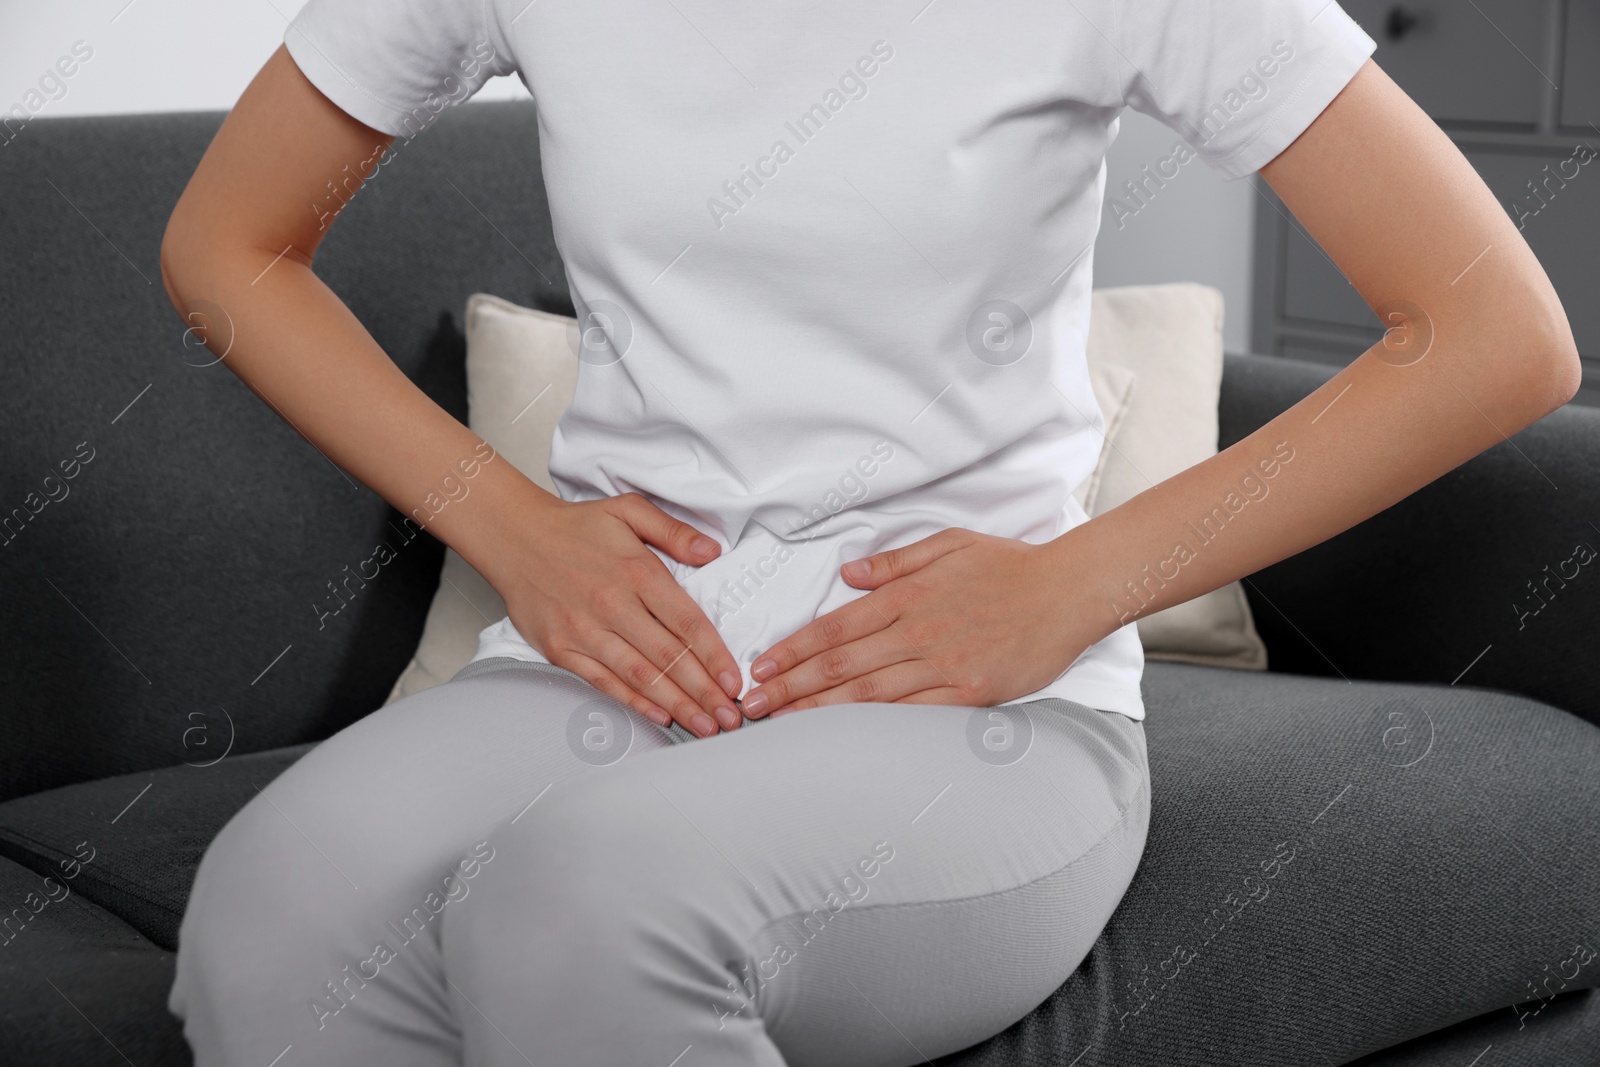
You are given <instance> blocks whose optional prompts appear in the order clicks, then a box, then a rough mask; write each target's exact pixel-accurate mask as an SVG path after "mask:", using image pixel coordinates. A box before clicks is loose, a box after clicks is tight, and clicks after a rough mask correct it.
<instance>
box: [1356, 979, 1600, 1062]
mask: <svg viewBox="0 0 1600 1067" xmlns="http://www.w3.org/2000/svg"><path fill="white" fill-rule="evenodd" d="M1534 1010H1537V1011H1538V1014H1537V1015H1536V1016H1533V1017H1531V1018H1530V1017H1528V1016H1527V1014H1526V1013H1528V1012H1531V1011H1534ZM1491 1048H1492V1049H1494V1054H1493V1056H1486V1055H1484V1053H1485V1052H1487V1051H1488V1050H1489V1049H1491ZM1596 1064H1600V992H1596V991H1595V990H1593V989H1585V990H1581V991H1579V992H1576V993H1563V994H1561V995H1560V996H1559V997H1555V998H1554V999H1552V1000H1550V1001H1548V1002H1547V1003H1546V1004H1545V1006H1544V1007H1543V1008H1542V1009H1541V1008H1539V1006H1538V1004H1536V1003H1529V1004H1527V1005H1525V1006H1523V1007H1520V1008H1502V1009H1500V1010H1499V1011H1491V1012H1489V1013H1488V1014H1486V1015H1480V1016H1478V1017H1477V1018H1476V1019H1468V1020H1467V1021H1466V1022H1464V1023H1457V1024H1456V1025H1454V1026H1451V1027H1447V1028H1445V1029H1444V1030H1441V1031H1439V1032H1438V1033H1434V1034H1429V1035H1427V1036H1426V1037H1423V1038H1418V1039H1417V1040H1415V1041H1407V1042H1405V1043H1403V1044H1400V1045H1396V1046H1394V1047H1393V1048H1386V1049H1384V1050H1383V1051H1382V1052H1374V1053H1373V1054H1372V1055H1370V1056H1363V1057H1362V1058H1361V1059H1359V1060H1356V1061H1355V1062H1353V1063H1352V1064H1350V1067H1595V1065H1596Z"/></svg>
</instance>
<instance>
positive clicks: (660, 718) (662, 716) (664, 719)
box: [644, 708, 672, 727]
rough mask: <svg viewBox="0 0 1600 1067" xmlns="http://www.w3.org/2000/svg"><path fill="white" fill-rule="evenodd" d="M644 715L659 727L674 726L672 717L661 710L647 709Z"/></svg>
mask: <svg viewBox="0 0 1600 1067" xmlns="http://www.w3.org/2000/svg"><path fill="white" fill-rule="evenodd" d="M644 713H645V715H646V716H647V717H648V718H649V719H650V721H651V722H653V723H655V724H656V725H657V726H661V727H667V726H671V725H672V716H671V715H668V714H667V713H666V712H664V711H662V710H661V709H660V708H645V709H644Z"/></svg>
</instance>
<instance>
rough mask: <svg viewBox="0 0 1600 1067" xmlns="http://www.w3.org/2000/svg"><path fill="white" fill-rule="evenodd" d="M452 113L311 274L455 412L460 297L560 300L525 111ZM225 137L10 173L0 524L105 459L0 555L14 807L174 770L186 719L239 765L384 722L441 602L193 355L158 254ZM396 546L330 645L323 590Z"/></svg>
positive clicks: (45, 135)
mask: <svg viewBox="0 0 1600 1067" xmlns="http://www.w3.org/2000/svg"><path fill="white" fill-rule="evenodd" d="M450 118H451V121H449V122H441V123H439V124H438V125H437V127H436V128H435V129H430V130H429V132H428V134H427V136H425V137H420V138H418V139H417V141H416V142H414V143H412V144H409V145H405V146H403V147H402V148H400V149H399V150H398V151H397V152H396V158H395V159H394V161H393V162H392V163H388V164H385V166H384V169H383V172H382V173H381V174H380V175H379V176H378V177H377V178H375V179H374V180H373V181H372V182H371V183H370V184H369V185H368V187H367V188H366V189H364V190H363V191H362V194H361V196H359V197H358V198H356V200H355V201H354V202H353V203H352V204H351V206H350V207H349V208H348V209H346V210H345V211H344V212H342V213H341V215H340V217H339V220H338V224H337V226H336V227H335V228H334V229H333V230H332V231H331V232H330V234H329V237H328V239H327V241H326V242H325V245H324V247H323V248H322V249H321V251H320V252H319V253H318V257H317V269H318V272H319V273H320V274H321V275H322V276H323V277H324V278H325V279H326V280H327V282H328V284H329V285H331V286H332V287H333V289H334V290H335V291H336V292H339V293H341V294H342V295H343V296H344V297H345V298H346V300H347V302H348V303H349V304H350V306H351V308H352V309H353V310H354V312H355V314H356V315H357V316H358V317H359V318H360V319H361V321H362V322H363V323H365V324H366V325H367V326H368V328H369V329H371V330H372V332H373V333H374V335H375V336H376V337H377V339H378V341H379V342H380V343H381V344H382V345H383V347H384V349H385V350H386V351H387V352H388V353H389V354H390V355H391V356H393V357H394V358H395V360H396V361H397V362H398V363H399V364H400V366H401V367H402V368H403V369H404V370H405V371H406V373H407V374H409V375H410V376H411V377H412V378H413V379H414V380H415V381H417V383H418V384H419V385H421V386H422V387H423V388H424V389H425V390H426V391H427V392H428V393H429V394H430V395H432V396H433V397H434V398H435V399H436V400H438V401H439V402H440V403H441V404H443V406H444V407H445V408H446V409H447V410H449V411H451V412H452V413H454V414H456V415H458V416H462V417H464V416H465V412H466V392H465V385H466V383H465V347H464V345H465V342H464V338H463V335H462V323H461V315H462V311H463V308H464V306H465V302H466V298H467V296H468V295H469V294H471V293H472V292H474V291H477V290H487V291H491V292H495V293H499V294H501V295H503V296H506V297H508V298H510V299H514V300H518V301H521V302H524V303H531V304H536V305H539V306H542V307H546V308H550V309H553V310H560V309H563V308H565V309H568V310H570V304H569V303H568V299H567V295H566V283H565V279H564V276H563V274H562V272H561V269H560V267H559V265H558V263H557V261H556V258H555V252H554V245H553V242H552V241H551V239H550V232H549V227H550V224H549V219H548V215H547V213H546V212H545V211H544V208H543V190H542V187H541V184H540V180H539V170H538V158H537V153H536V152H535V151H534V149H533V147H532V146H533V138H534V118H533V111H532V108H531V107H529V106H509V105H508V106H496V105H485V109H483V110H480V109H479V108H478V107H473V108H468V109H465V110H464V111H462V112H461V113H459V114H452V115H451V116H450ZM220 121H221V116H220V115H218V114H215V113H207V114H188V115H162V116H116V117H109V118H72V119H38V120H35V121H33V122H31V123H29V125H28V129H27V131H26V134H25V136H20V137H18V138H17V140H16V141H15V142H14V143H12V144H11V145H8V146H6V149H5V151H3V152H0V189H4V190H5V195H4V196H0V248H4V249H5V250H6V266H5V284H3V285H0V345H3V346H4V358H0V425H3V426H4V427H5V439H6V448H5V452H4V456H3V458H0V517H4V516H8V515H10V513H11V509H12V508H14V507H23V506H24V505H25V500H26V499H27V495H28V493H30V492H38V493H39V494H40V496H39V498H38V499H45V498H44V495H43V494H44V490H43V488H42V486H43V480H44V478H45V477H46V476H47V475H50V474H51V473H53V472H56V471H57V467H58V464H59V463H60V462H61V461H62V460H67V459H71V458H72V457H73V455H74V450H75V448H76V447H77V445H78V444H79V443H80V442H84V441H87V442H88V443H89V446H90V447H91V448H92V449H93V450H94V458H93V459H92V460H91V461H90V462H89V463H87V464H86V465H83V466H82V468H81V470H79V471H78V473H77V476H76V477H75V478H73V479H72V480H71V481H69V482H66V483H65V485H66V488H67V489H68V490H69V492H68V495H67V496H66V497H65V498H64V499H61V500H60V501H58V502H52V503H48V504H46V505H45V506H44V507H43V508H42V510H40V511H39V512H38V514H37V515H35V516H33V517H32V518H31V519H28V520H27V521H26V522H25V524H21V523H19V525H21V532H20V533H19V534H15V538H14V540H11V541H10V542H9V543H4V544H0V588H4V589H5V590H6V593H7V595H6V596H5V597H3V598H0V676H3V677H4V679H5V702H6V711H7V719H8V722H7V726H8V734H9V736H8V738H7V740H8V743H7V744H5V745H3V746H0V797H8V796H19V795H22V794H24V793H31V792H34V791H36V790H39V789H46V788H50V787H52V786H57V785H63V784H66V783H68V782H76V781H83V780H86V779H90V778H97V777H100V776H103V775H107V774H118V773H124V772H127V771H133V770H140V769H144V768H149V767H160V766H166V765H170V764H174V763H180V762H182V761H184V760H185V759H188V758H190V756H191V755H192V753H191V752H190V751H188V748H187V747H186V738H193V737H195V736H197V735H195V734H192V733H189V731H190V728H191V727H192V726H194V725H195V721H196V720H193V719H191V718H190V716H191V714H193V713H200V714H202V715H204V716H206V717H208V718H209V719H211V720H214V721H215V724H216V728H217V729H220V728H221V726H222V723H223V716H222V714H221V712H219V708H220V709H224V710H225V711H226V713H227V714H228V715H231V716H232V719H233V721H234V722H235V723H236V724H238V736H237V737H236V739H235V742H234V744H235V747H234V751H235V752H246V751H255V750H261V749H268V748H276V747H280V746H283V745H291V744H298V743H301V742H305V741H311V740H315V739H317V738H320V737H325V736H327V735H328V734H329V733H331V732H333V731H334V730H336V729H338V728H339V727H340V726H343V725H344V724H346V723H348V722H351V721H353V720H354V719H356V718H358V717H359V716H361V715H363V714H365V713H366V712H367V711H369V710H371V709H372V708H374V707H376V706H377V705H378V704H380V703H382V701H383V698H384V696H385V695H387V693H388V690H389V686H390V685H391V684H392V683H393V681H394V679H395V677H396V676H398V675H399V673H400V671H401V669H402V668H403V667H404V666H405V664H406V662H407V661H408V660H409V659H410V657H411V654H412V652H413V651H415V649H416V644H417V641H418V639H419V638H420V636H421V631H422V621H423V618H424V616H425V614H426V612H427V608H428V603H429V598H430V597H431V596H432V593H433V590H434V588H435V587H436V585H437V584H438V574H439V566H440V563H441V561H442V559H443V549H442V546H440V545H439V544H438V543H437V542H436V541H434V540H433V538H432V537H431V536H427V535H422V536H419V537H417V538H416V540H414V541H412V542H409V543H408V542H406V541H404V540H403V539H402V537H401V536H400V534H399V533H398V532H397V531H395V530H394V529H393V528H392V526H391V525H390V521H389V520H390V519H391V518H392V517H394V516H395V514H396V513H395V512H394V511H393V510H392V509H391V508H389V506H388V505H387V504H386V503H385V502H384V501H383V500H381V499H380V498H379V497H378V496H377V495H375V494H373V493H371V492H369V491H368V490H366V489H365V488H362V487H360V486H358V485H357V484H356V483H353V482H351V481H349V480H347V479H346V478H345V476H344V475H342V474H341V473H339V472H338V471H337V470H335V469H334V468H333V467H332V466H331V465H330V464H329V462H328V461H327V460H325V459H324V458H323V457H322V456H321V455H320V454H319V453H318V452H317V451H316V450H315V449H314V448H312V447H311V446H310V445H309V444H307V443H306V442H305V441H304V440H302V439H301V438H300V437H299V436H298V435H297V434H296V433H295V432H294V431H293V430H292V429H290V428H289V427H288V426H287V425H285V424H284V422H283V420H281V419H280V418H279V417H278V416H277V415H276V414H274V413H273V412H272V410H271V409H270V408H268V407H267V405H266V404H263V403H262V402H261V401H260V400H258V399H257V398H256V397H255V396H254V395H252V394H251V393H250V391H249V390H248V389H246V388H245V386H244V385H243V384H242V383H241V382H240V381H239V380H238V379H237V378H236V377H235V376H234V375H233V374H232V373H231V372H229V371H228V369H227V368H226V367H224V366H221V365H211V366H193V365H191V363H205V362H209V361H210V359H211V355H210V353H209V352H208V351H206V350H204V349H198V348H196V347H194V345H193V341H192V339H191V344H190V347H186V346H185V344H184V332H185V324H184V323H183V322H182V321H180V319H179V318H178V315H177V313H176V312H175V311H174V310H173V308H172V305H171V303H170V302H169V301H168V298H167V295H166V293H165V291H164V289H163V286H162V284H161V276H160V267H159V262H158V260H159V250H160V241H161V235H162V232H163V229H164V227H165V224H166V219H167V217H168V215H169V214H170V213H171V211H172V206H173V204H174V203H175V202H176V201H177V198H178V195H179V194H180V193H181V192H182V189H183V185H184V183H185V182H186V181H187V180H188V176H189V175H190V173H192V171H193V169H194V166H195V164H196V163H197V162H198V160H199V158H200V155H201V154H202V153H203V152H204V151H205V148H206V145H207V144H208V143H209V141H210V138H211V136H212V135H213V134H214V133H215V131H216V128H217V126H218V125H219V123H220ZM447 178H448V179H449V181H453V182H454V183H455V185H456V186H457V187H458V188H459V189H460V192H459V193H458V192H457V191H456V190H455V189H452V188H451V185H450V184H449V182H447V181H446V179H447ZM69 201H70V203H69ZM474 205H476V206H474ZM479 208H481V209H482V210H483V212H484V214H486V215H488V216H489V220H486V219H485V218H484V215H480V214H479V211H478V209H479ZM80 211H81V214H80ZM491 220H492V224H491ZM497 227H498V230H497ZM97 228H98V230H99V231H100V232H99V233H97V232H96V229H97ZM101 233H103V234H104V236H101ZM124 256H126V258H124ZM524 256H526V258H524ZM540 271H542V272H543V274H544V276H545V277H546V278H548V279H549V282H546V281H545V280H543V279H542V278H541V276H540V273H539V272H540ZM146 386H149V391H148V392H145V393H144V394H143V396H142V397H140V399H139V400H138V402H137V403H135V404H134V405H133V407H132V408H130V409H128V410H127V411H126V412H125V413H123V408H124V407H125V406H126V405H128V404H129V403H130V402H132V401H133V400H134V399H135V397H139V396H140V393H141V391H142V390H144V389H145V388H146ZM119 414H120V418H119V417H118V416H119ZM113 420H115V422H114V423H113ZM57 492H58V494H59V490H57ZM383 538H387V539H388V541H389V543H390V544H391V545H393V546H394V547H395V548H396V549H397V554H398V558H397V559H396V560H395V561H394V562H392V563H390V564H388V565H386V566H384V567H383V569H382V572H381V573H380V574H379V576H378V578H377V579H375V580H374V581H372V582H371V583H369V585H368V586H367V588H366V589H365V590H362V591H360V592H359V594H358V595H357V597H356V598H355V599H354V601H353V602H352V603H351V604H350V606H349V607H347V608H346V609H345V610H344V611H342V612H341V613H340V614H338V615H337V616H334V617H333V618H331V619H329V620H328V621H327V624H326V627H325V628H321V629H319V624H318V617H317V613H316V611H315V609H314V608H313V604H314V603H320V602H324V601H328V600H330V594H329V592H328V589H327V587H326V583H327V582H330V581H339V580H341V579H343V577H344V573H345V572H344V571H343V568H345V567H346V566H348V567H350V568H352V570H353V569H354V568H355V567H356V566H357V564H358V563H359V562H360V561H361V560H363V559H365V558H367V557H369V556H371V555H372V551H373V547H374V546H375V545H376V544H377V543H378V542H379V540H380V539H383ZM3 540H4V538H0V541H3ZM402 545H403V546H404V547H403V548H402V547H401V546H402ZM102 635H103V636H102ZM291 645H292V646H293V647H292V648H290V647H289V646H291ZM286 648H289V651H288V652H287V654H285V655H284V657H283V659H282V660H280V661H279V662H278V663H277V664H276V665H275V666H274V667H273V668H272V670H271V671H269V672H268V673H267V674H266V675H265V676H264V677H262V678H261V679H260V681H259V682H255V683H254V684H252V682H253V681H254V680H255V679H256V677H257V676H258V675H260V674H261V672H262V671H263V670H265V669H266V668H267V666H268V664H270V663H272V662H273V660H274V658H275V657H277V656H278V655H279V653H281V652H283V651H284V650H285V649H286Z"/></svg>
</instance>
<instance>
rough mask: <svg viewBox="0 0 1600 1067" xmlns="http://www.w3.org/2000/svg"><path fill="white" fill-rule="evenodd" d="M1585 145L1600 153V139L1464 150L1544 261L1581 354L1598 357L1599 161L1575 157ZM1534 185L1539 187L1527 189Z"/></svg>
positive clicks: (1599, 308) (1599, 310) (1592, 135)
mask: <svg viewBox="0 0 1600 1067" xmlns="http://www.w3.org/2000/svg"><path fill="white" fill-rule="evenodd" d="M1580 142H1581V143H1583V144H1584V146H1585V148H1586V150H1587V149H1588V146H1591V145H1592V146H1593V149H1592V151H1593V152H1595V153H1600V136H1596V135H1594V134H1591V135H1590V136H1588V137H1583V136H1582V135H1581V134H1580V135H1575V136H1574V137H1573V140H1572V144H1573V147H1572V148H1570V149H1561V148H1555V149H1548V148H1547V149H1542V150H1538V151H1532V152H1511V151H1506V150H1500V151H1494V152H1490V151H1486V150H1483V149H1467V150H1466V155H1467V158H1468V159H1469V160H1471V161H1472V165H1473V166H1474V167H1476V168H1477V170H1478V173H1479V174H1481V175H1482V176H1483V180H1484V184H1486V185H1488V186H1489V188H1490V189H1491V190H1493V192H1494V195H1495V196H1496V197H1498V198H1499V200H1500V203H1501V204H1503V205H1504V206H1505V207H1506V210H1507V211H1508V212H1510V213H1511V215H1512V217H1513V218H1518V219H1520V221H1521V226H1522V236H1523V238H1524V239H1525V240H1526V241H1527V242H1528V246H1529V247H1530V248H1532V249H1533V252H1534V255H1536V256H1538V257H1539V262H1540V263H1541V264H1543V266H1544V269H1545V273H1546V274H1548V275H1550V281H1551V282H1552V283H1553V284H1554V285H1555V287H1556V293H1557V294H1559V295H1560V297H1561V304H1562V306H1563V307H1565V308H1566V311H1567V320H1568V321H1569V322H1571V323H1572V334H1573V336H1574V337H1575V338H1576V339H1577V342H1578V351H1579V352H1580V353H1582V354H1583V355H1584V356H1586V357H1588V358H1589V359H1597V358H1600V300H1597V299H1596V295H1597V294H1596V292H1595V280H1596V279H1595V267H1596V263H1597V259H1600V253H1597V252H1596V249H1597V248H1600V156H1597V157H1596V158H1591V159H1590V161H1589V162H1587V163H1579V162H1577V160H1578V159H1579V158H1583V156H1584V155H1587V154H1588V152H1587V151H1586V152H1585V153H1578V152H1577V151H1576V149H1577V146H1578V145H1579V143H1580ZM1546 167H1548V168H1549V169H1548V170H1547V169H1546ZM1574 172H1575V173H1574ZM1567 175H1572V176H1571V177H1567ZM1530 182H1532V183H1534V186H1535V188H1534V189H1530V188H1529V183H1530ZM1536 192H1537V195H1536ZM1493 254H1494V253H1493V252H1491V253H1490V255H1493Z"/></svg>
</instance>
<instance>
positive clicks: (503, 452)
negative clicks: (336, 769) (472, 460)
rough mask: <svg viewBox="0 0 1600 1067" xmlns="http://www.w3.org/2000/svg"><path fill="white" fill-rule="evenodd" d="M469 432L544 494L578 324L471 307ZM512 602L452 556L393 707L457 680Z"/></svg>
mask: <svg viewBox="0 0 1600 1067" xmlns="http://www.w3.org/2000/svg"><path fill="white" fill-rule="evenodd" d="M466 318H467V425H468V426H470V427H471V428H472V432H473V433H475V434H477V435H478V436H479V437H481V438H483V439H484V440H485V441H487V442H489V444H491V445H493V446H494V450H495V451H496V452H498V453H499V454H500V456H501V457H502V458H503V459H506V460H509V461H510V463H511V465H512V466H514V467H516V468H517V469H518V470H519V471H521V472H522V473H523V474H526V475H527V476H528V477H529V478H532V479H533V480H534V482H536V483H537V484H538V485H539V486H540V487H541V488H544V489H546V490H548V491H549V492H552V493H553V492H555V491H556V488H555V483H554V482H552V481H551V480H550V470H549V467H550V439H551V437H552V436H553V435H554V434H555V429H556V420H557V419H559V418H560V417H561V413H562V412H563V411H565V410H566V409H567V405H568V404H570V403H571V402H572V393H573V390H574V389H575V388H576V387H577V384H578V357H577V354H576V353H577V347H576V343H577V332H578V324H577V321H576V320H575V319H571V318H568V317H566V316H564V315H551V314H549V313H547V312H543V311H534V310H532V309H531V308H525V307H519V306H518V305H516V304H513V303H512V302H511V301H509V300H502V299H500V298H499V297H498V296H490V295H489V294H487V293H474V294H473V295H472V296H471V297H469V298H468V299H467V316H466ZM505 614H506V606H505V602H504V601H503V600H501V599H500V594H499V593H496V592H495V591H494V587H493V586H491V585H490V584H489V583H488V582H487V581H485V580H484V578H483V577H482V576H481V575H479V574H478V572H477V571H475V570H473V569H472V565H471V564H469V563H468V562H467V561H466V560H464V559H462V558H461V557H460V556H459V555H457V554H456V552H455V550H454V549H447V550H446V551H445V556H444V569H443V570H442V572H441V573H440V575H439V589H438V592H436V593H434V595H433V606H432V607H430V608H429V609H428V618H427V621H426V622H425V623H423V627H422V642H421V643H420V644H419V645H418V646H417V654H416V655H415V656H413V657H412V659H411V662H410V663H409V664H407V665H406V669H405V670H404V671H402V672H401V673H400V678H399V680H398V681H396V682H395V684H394V688H393V689H392V690H390V692H389V700H388V701H386V703H388V702H390V701H395V700H399V699H400V698H401V697H405V696H410V695H411V694H412V693H420V692H422V690H424V689H430V688H432V687H433V686H436V685H438V684H440V683H441V682H448V681H449V680H450V679H451V678H452V677H453V676H454V675H455V673H456V672H457V671H459V670H460V669H461V668H462V667H465V666H466V665H467V661H468V660H470V659H471V658H472V657H473V654H474V653H476V652H477V651H478V633H479V631H481V630H482V629H483V628H484V627H485V626H489V625H491V624H493V623H496V622H499V621H500V620H501V619H503V618H505Z"/></svg>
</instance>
